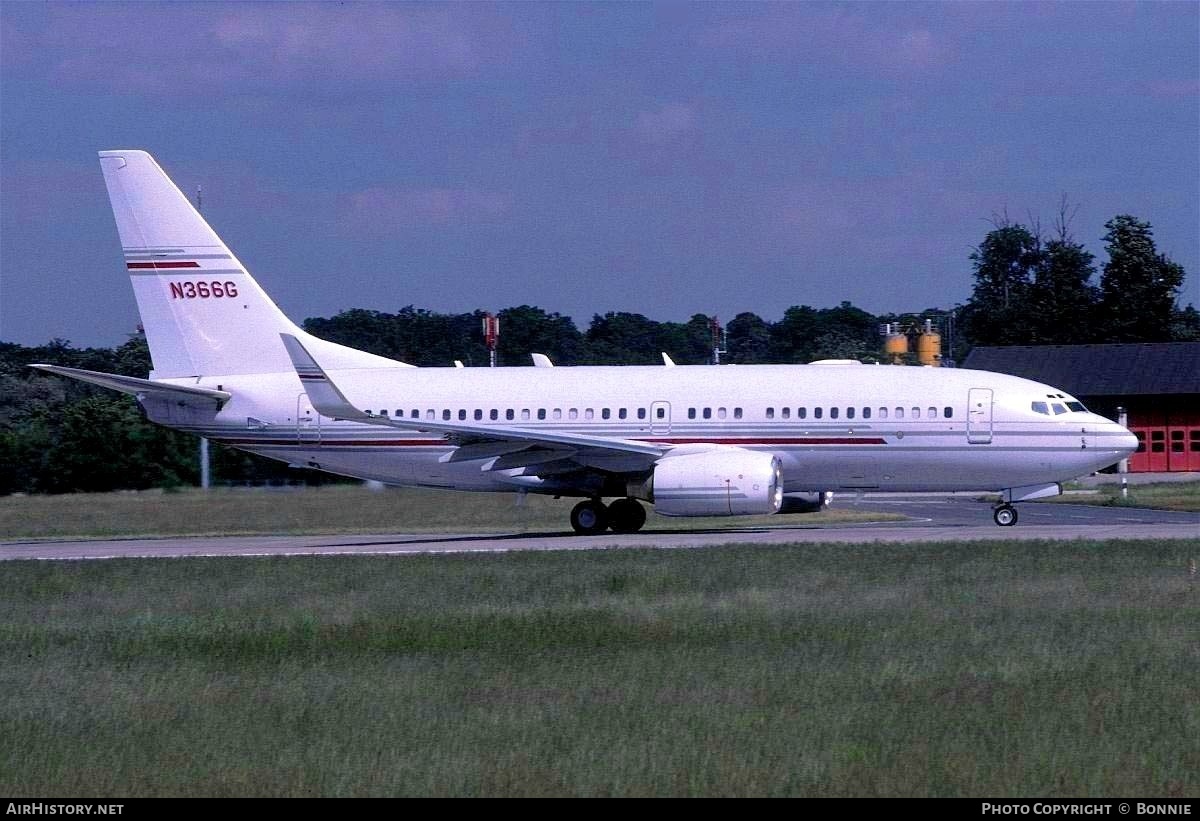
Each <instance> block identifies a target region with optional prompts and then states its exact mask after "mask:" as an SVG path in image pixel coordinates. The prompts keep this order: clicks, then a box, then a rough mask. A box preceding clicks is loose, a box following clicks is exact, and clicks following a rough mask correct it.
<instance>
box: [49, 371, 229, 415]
mask: <svg viewBox="0 0 1200 821" xmlns="http://www.w3.org/2000/svg"><path fill="white" fill-rule="evenodd" d="M29 367H31V368H37V369H38V370H40V371H46V372H47V373H54V374H58V375H59V376H69V377H71V378H72V379H78V380H79V381H80V382H90V383H91V384H93V385H99V386H100V387H102V388H111V389H112V390H114V391H120V392H121V393H128V394H131V395H133V396H136V397H138V398H139V399H141V398H144V397H150V396H157V397H161V398H169V399H174V400H176V401H181V402H186V403H188V404H200V403H203V404H204V405H206V406H208V405H211V404H213V403H215V405H216V407H217V408H220V407H221V406H222V405H224V404H225V403H226V402H228V401H229V400H230V398H231V397H232V394H230V393H229V392H228V391H218V390H213V389H212V388H200V387H194V386H191V385H170V384H167V383H165V382H155V381H153V380H150V379H138V378H137V377H136V376H120V375H119V374H115V373H103V372H101V371H85V370H83V369H82V368H66V367H63V366H62V365H30V366H29Z"/></svg>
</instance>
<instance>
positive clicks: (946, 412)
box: [942, 405, 954, 419]
mask: <svg viewBox="0 0 1200 821" xmlns="http://www.w3.org/2000/svg"><path fill="white" fill-rule="evenodd" d="M942 416H944V417H946V418H947V419H953V418H954V408H952V407H950V406H949V405H947V406H946V407H944V408H942Z"/></svg>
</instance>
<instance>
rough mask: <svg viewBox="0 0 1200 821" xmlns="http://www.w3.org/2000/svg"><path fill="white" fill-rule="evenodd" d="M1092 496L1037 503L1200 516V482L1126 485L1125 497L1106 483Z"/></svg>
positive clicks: (1073, 495)
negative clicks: (1157, 511) (1186, 513)
mask: <svg viewBox="0 0 1200 821" xmlns="http://www.w3.org/2000/svg"><path fill="white" fill-rule="evenodd" d="M1095 491H1096V492H1095V493H1069V494H1064V495H1062V496H1054V497H1052V498H1050V499H1039V500H1038V501H1039V502H1047V503H1050V504H1054V503H1064V502H1065V503H1068V504H1073V505H1101V506H1104V507H1146V508H1153V509H1155V510H1181V511H1186V512H1189V513H1200V482H1159V483H1156V484H1151V485H1129V495H1128V497H1127V498H1122V496H1121V486H1120V484H1119V483H1118V484H1109V483H1105V484H1102V485H1099V486H1097V487H1096V488H1095Z"/></svg>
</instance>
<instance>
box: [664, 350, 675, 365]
mask: <svg viewBox="0 0 1200 821" xmlns="http://www.w3.org/2000/svg"><path fill="white" fill-rule="evenodd" d="M662 358H663V364H664V365H666V366H667V367H668V368H674V367H675V360H674V359H672V358H671V357H670V356H668V355H667V352H666V351H663V352H662Z"/></svg>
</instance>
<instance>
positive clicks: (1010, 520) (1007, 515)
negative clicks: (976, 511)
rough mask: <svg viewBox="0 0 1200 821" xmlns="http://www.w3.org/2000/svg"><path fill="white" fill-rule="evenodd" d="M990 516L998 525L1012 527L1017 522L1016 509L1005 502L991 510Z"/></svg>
mask: <svg viewBox="0 0 1200 821" xmlns="http://www.w3.org/2000/svg"><path fill="white" fill-rule="evenodd" d="M992 518H993V519H994V520H995V521H996V524H998V525H1000V527H1012V526H1013V525H1015V524H1016V523H1017V509H1016V508H1015V507H1013V506H1012V505H1010V504H1008V503H1007V502H1005V503H1004V504H1002V505H998V506H997V507H996V508H995V509H993V510H992Z"/></svg>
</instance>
